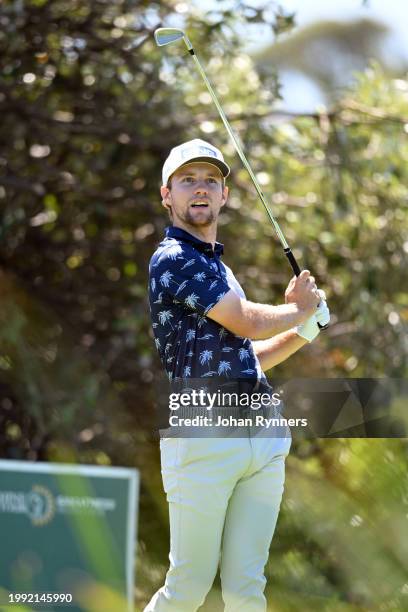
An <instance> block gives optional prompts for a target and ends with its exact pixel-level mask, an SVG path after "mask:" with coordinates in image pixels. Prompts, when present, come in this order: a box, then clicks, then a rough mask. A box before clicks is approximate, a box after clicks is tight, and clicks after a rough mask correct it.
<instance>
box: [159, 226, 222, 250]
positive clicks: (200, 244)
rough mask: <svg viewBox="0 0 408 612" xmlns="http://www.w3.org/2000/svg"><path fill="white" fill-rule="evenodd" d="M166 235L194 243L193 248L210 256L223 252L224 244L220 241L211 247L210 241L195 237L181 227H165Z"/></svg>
mask: <svg viewBox="0 0 408 612" xmlns="http://www.w3.org/2000/svg"><path fill="white" fill-rule="evenodd" d="M166 237H167V238H176V239H178V240H183V241H184V242H190V243H192V244H194V246H195V248H196V249H197V250H199V251H201V252H202V253H204V254H205V255H209V256H210V257H211V256H213V255H214V253H215V255H218V256H220V255H222V254H223V252H224V245H223V244H221V242H216V243H215V246H214V250H213V248H212V244H211V242H204V241H203V240H200V239H199V238H196V237H195V236H193V235H192V234H189V233H188V232H186V231H185V230H183V229H181V227H173V226H171V227H166Z"/></svg>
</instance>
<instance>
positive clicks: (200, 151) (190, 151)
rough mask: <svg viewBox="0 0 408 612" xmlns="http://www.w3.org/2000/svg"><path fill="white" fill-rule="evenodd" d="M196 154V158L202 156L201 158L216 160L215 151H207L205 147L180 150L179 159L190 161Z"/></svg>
mask: <svg viewBox="0 0 408 612" xmlns="http://www.w3.org/2000/svg"><path fill="white" fill-rule="evenodd" d="M196 153H198V154H199V155H198V156H200V155H202V156H210V157H215V158H216V159H217V158H218V156H217V154H216V152H215V151H213V150H212V149H208V148H207V147H201V146H198V147H189V148H188V149H184V150H182V151H181V157H182V158H183V159H186V157H187V158H189V159H190V158H191V156H192V154H194V155H195V154H196Z"/></svg>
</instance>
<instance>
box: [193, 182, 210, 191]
mask: <svg viewBox="0 0 408 612" xmlns="http://www.w3.org/2000/svg"><path fill="white" fill-rule="evenodd" d="M194 191H195V193H207V192H208V187H207V183H206V182H205V180H204V179H203V180H197V182H196V186H195V189H194Z"/></svg>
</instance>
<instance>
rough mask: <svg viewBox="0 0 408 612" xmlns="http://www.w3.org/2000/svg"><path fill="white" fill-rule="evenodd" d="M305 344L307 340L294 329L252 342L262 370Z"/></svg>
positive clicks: (286, 357) (271, 366)
mask: <svg viewBox="0 0 408 612" xmlns="http://www.w3.org/2000/svg"><path fill="white" fill-rule="evenodd" d="M305 344H308V342H307V340H305V339H304V338H301V337H300V336H298V334H297V333H296V332H295V330H294V329H290V330H288V331H285V332H283V333H281V334H278V335H277V336H274V337H273V338H268V339H267V340H256V341H254V342H252V346H253V349H254V352H255V354H256V356H257V357H258V359H259V363H260V364H261V368H262V370H263V371H264V372H266V371H267V370H270V369H271V368H273V367H274V366H276V365H278V363H282V361H285V360H286V359H288V357H290V356H291V355H293V353H296V351H298V350H299V349H300V348H302V346H304V345H305Z"/></svg>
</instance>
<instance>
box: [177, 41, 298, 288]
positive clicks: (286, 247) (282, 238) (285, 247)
mask: <svg viewBox="0 0 408 612" xmlns="http://www.w3.org/2000/svg"><path fill="white" fill-rule="evenodd" d="M187 48H188V50H189V53H190V55H191V56H192V58H193V60H194V62H195V64H196V66H197V69H198V71H199V72H200V74H201V77H202V79H203V81H204V83H205V84H206V86H207V89H208V91H209V93H210V95H211V98H212V100H213V102H214V104H215V106H216V107H217V110H218V113H219V115H220V117H221V119H222V122H223V123H224V125H225V128H226V130H227V132H228V134H229V136H230V138H231V140H232V142H233V144H234V147H235V150H236V152H237V153H238V155H239V157H240V159H241V161H242V163H243V164H244V166H245V168H246V170H247V172H248V174H249V176H250V177H251V180H252V182H253V184H254V187H255V189H256V191H257V194H258V196H259V198H260V200H261V202H262V204H263V205H264V208H265V210H266V212H267V214H268V217H269V219H270V221H271V223H272V225H273V227H274V228H275V231H276V233H277V235H278V238H279V240H280V243H281V245H282V247H283V250H284V252H285V255H286V257H287V258H288V260H289V263H290V265H291V267H292V270H293V272H294V274H295V275H296V276H299V274H300V272H301V270H300V267H299V265H298V263H297V261H296V259H295V257H294V255H293V253H292V250H291V248H290V247H289V245H288V243H287V242H286V239H285V236H284V235H283V233H282V230H281V228H280V227H279V224H278V222H277V221H276V219H275V217H274V216H273V214H272V211H271V209H270V207H269V204H268V202H267V200H266V198H265V196H264V194H263V192H262V189H261V186H260V185H259V182H258V180H257V178H256V176H255V174H254V173H253V171H252V168H251V166H250V165H249V162H248V160H247V158H246V157H245V154H244V152H243V150H242V147H241V145H240V144H239V141H238V139H237V137H236V136H235V134H234V131H233V129H232V127H231V126H230V124H229V121H228V119H227V117H226V115H225V113H224V111H223V109H222V106H221V104H220V103H219V101H218V98H217V96H216V94H215V91H214V90H213V88H212V86H211V83H210V81H209V80H208V78H207V75H206V74H205V71H204V69H203V67H202V66H201V63H200V60H199V59H198V57H197V56H196V54H195V51H194V49H193V48H192V47H191V48H190V47H189V45H187Z"/></svg>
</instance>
